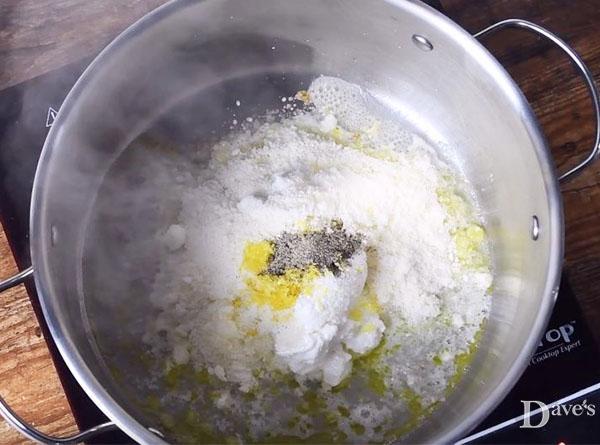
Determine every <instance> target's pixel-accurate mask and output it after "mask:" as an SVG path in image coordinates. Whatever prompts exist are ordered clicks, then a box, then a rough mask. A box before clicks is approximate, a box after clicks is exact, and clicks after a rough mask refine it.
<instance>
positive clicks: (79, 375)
mask: <svg viewBox="0 0 600 445" xmlns="http://www.w3.org/2000/svg"><path fill="white" fill-rule="evenodd" d="M384 1H387V2H388V3H391V4H393V5H394V6H396V7H398V8H400V9H404V10H409V11H411V12H413V13H415V14H420V15H422V16H423V17H424V18H425V19H426V20H427V21H428V22H430V23H431V24H432V25H433V26H436V27H438V28H439V29H441V30H443V31H444V32H445V34H446V35H447V37H448V38H449V39H454V40H456V41H457V42H458V43H460V44H461V45H463V46H464V47H465V49H466V50H467V52H468V53H469V54H471V57H472V59H473V62H474V63H476V64H478V65H479V66H480V67H481V68H482V69H484V70H485V71H486V72H488V73H489V74H490V76H491V77H493V78H494V79H495V80H496V83H497V87H498V88H500V89H502V91H503V93H504V94H505V95H506V96H507V97H510V99H511V101H512V104H513V107H514V110H515V113H518V114H519V115H520V116H521V119H522V121H523V123H524V125H525V126H526V127H527V129H528V131H529V134H530V135H531V137H532V138H533V139H534V140H533V141H532V142H533V145H534V146H535V147H536V155H537V159H538V162H539V164H540V167H541V171H542V174H543V180H544V184H545V187H546V192H547V195H548V197H549V200H548V206H549V214H550V216H551V219H550V224H548V226H547V227H548V230H549V233H547V236H548V237H549V244H550V246H551V252H550V262H549V264H548V279H547V281H546V285H545V290H544V295H543V300H542V304H541V306H540V308H539V311H538V314H537V316H536V319H535V322H534V324H533V326H532V329H531V335H530V336H529V338H528V339H527V341H526V342H525V344H524V346H523V348H522V350H521V352H520V354H519V356H518V358H517V360H515V361H514V363H513V364H512V366H511V368H510V370H509V372H508V373H507V374H506V375H505V376H504V378H503V380H502V381H501V383H500V384H499V385H498V386H497V387H496V388H495V389H494V390H493V392H492V393H491V395H490V397H488V398H487V399H486V400H485V402H484V403H483V404H482V405H481V407H480V409H479V410H478V411H477V412H473V413H472V414H471V415H470V416H468V417H466V418H464V419H463V420H462V422H460V423H459V424H457V425H456V426H455V427H454V428H453V429H452V430H450V431H448V432H447V433H446V434H445V435H444V436H442V437H437V438H436V439H435V441H436V442H441V443H446V442H452V441H453V440H456V439H457V438H459V437H460V435H464V434H465V433H467V432H468V431H469V430H470V429H472V428H474V427H475V426H476V425H477V424H478V423H479V422H480V421H481V420H483V419H484V418H485V416H487V415H488V414H489V413H490V412H491V411H492V409H493V408H494V407H495V406H496V405H497V404H498V403H499V402H500V401H501V400H502V399H503V398H504V396H506V394H507V393H508V392H509V391H510V389H511V388H512V386H513V385H514V384H515V383H516V381H517V380H518V378H519V376H520V375H521V374H522V373H523V371H524V370H525V368H526V367H527V364H528V362H529V358H530V357H531V355H532V353H533V352H534V350H535V348H536V345H537V342H538V338H539V337H540V336H541V334H542V331H543V329H544V328H545V326H546V324H547V322H548V319H549V317H550V313H551V309H552V307H553V305H554V302H555V300H556V297H557V293H558V285H559V280H560V271H561V266H562V258H563V242H564V227H563V224H564V223H563V212H562V199H561V195H560V192H559V187H558V181H557V177H556V173H555V170H554V167H553V163H552V159H551V158H550V155H549V150H548V146H547V143H546V141H545V139H544V137H543V135H542V132H541V130H540V128H539V125H538V123H537V120H536V118H535V116H534V114H533V112H532V110H531V108H530V106H529V104H528V102H527V100H526V99H525V97H524V96H523V94H522V92H521V91H520V89H519V88H518V87H517V85H516V84H515V82H514V80H513V79H512V78H511V77H510V75H509V74H508V73H507V72H506V70H505V69H504V68H503V67H502V65H500V63H499V62H498V61H497V60H496V59H495V58H494V57H493V56H492V55H491V54H490V53H489V52H488V51H487V50H486V49H485V47H483V46H482V45H481V44H480V43H479V42H478V41H477V40H476V39H475V38H474V37H473V36H472V35H471V34H469V33H468V32H467V31H465V30H464V29H463V28H462V27H460V26H459V25H458V24H456V23H455V22H453V21H452V20H450V19H449V18H447V17H446V16H444V15H442V14H441V13H439V12H437V11H435V10H434V9H432V8H430V7H428V6H426V5H424V4H422V3H421V2H420V1H418V0H384ZM191 3H192V2H191V1H189V0H171V1H169V2H168V3H166V4H164V5H163V6H161V7H159V8H158V9H156V10H154V11H152V12H150V13H149V14H147V15H146V16H144V17H143V18H141V19H140V20H139V21H137V22H136V23H134V24H133V25H131V26H130V27H128V28H127V29H126V30H125V31H123V32H122V33H121V34H120V35H119V36H118V37H117V38H116V39H114V40H113V41H112V42H111V43H110V44H109V45H108V46H107V47H106V48H105V49H104V50H103V51H102V52H101V53H100V54H99V55H98V56H97V57H96V58H95V59H94V61H93V62H92V63H91V64H90V65H89V67H88V68H87V69H86V70H85V71H84V73H83V74H82V75H81V77H80V78H79V79H78V81H77V82H76V84H75V86H74V87H73V88H72V90H71V91H70V92H69V94H68V95H67V97H66V99H65V101H64V103H63V105H62V107H61V109H60V112H59V113H58V116H57V118H56V120H55V123H54V125H53V127H52V128H51V130H50V132H49V134H48V137H47V139H46V142H45V144H44V147H43V150H42V154H41V157H40V160H39V163H38V168H37V171H36V174H35V180H34V186H33V194H32V201H31V217H30V241H31V243H30V245H31V258H32V262H33V264H34V266H35V273H34V277H35V284H36V288H37V291H38V293H39V296H40V304H41V307H42V310H43V313H44V316H45V318H46V321H47V323H48V327H49V330H50V333H51V335H52V337H53V338H54V340H55V342H56V345H57V347H58V349H59V351H60V353H61V355H62V357H63V359H64V360H65V362H66V364H67V366H68V367H69V370H70V371H71V373H72V374H73V375H74V377H75V378H76V380H77V381H78V383H79V384H80V385H81V386H82V388H83V389H84V390H85V392H86V394H87V395H88V396H89V397H90V398H91V399H92V401H93V402H94V403H95V404H96V405H97V406H98V407H99V408H100V409H101V410H102V411H103V412H104V413H105V414H106V415H107V416H108V417H109V418H110V419H111V420H112V421H113V422H114V423H115V424H116V425H117V426H118V427H119V428H120V429H122V430H123V431H124V432H125V433H126V434H128V435H129V436H130V437H131V438H132V439H134V440H135V441H138V442H140V443H165V442H164V441H163V440H162V439H161V438H160V437H159V436H157V435H156V434H155V433H154V432H152V431H150V430H149V429H147V428H146V427H144V426H143V425H141V424H140V423H138V422H137V421H136V420H135V419H134V418H133V417H132V416H131V415H130V414H128V413H127V412H126V411H125V410H124V409H123V408H122V407H121V406H120V405H119V404H118V403H117V402H116V401H115V400H114V399H113V398H112V397H111V396H110V395H109V393H108V392H107V391H106V390H105V389H104V388H103V387H102V385H100V383H99V382H98V380H97V379H96V378H95V376H94V374H93V372H92V371H91V369H90V368H89V367H88V366H87V364H86V362H85V361H84V360H83V358H82V357H81V355H80V354H79V352H78V350H77V348H76V347H75V345H74V344H73V343H72V342H71V341H69V339H68V336H67V335H64V332H63V327H62V326H61V324H60V323H59V321H58V317H57V313H56V312H55V308H53V307H52V306H51V305H49V304H47V302H46V298H44V296H45V295H47V294H48V293H49V292H50V289H49V285H48V283H49V277H50V274H51V272H50V270H49V269H48V267H47V265H46V262H45V261H44V259H45V255H46V252H47V251H48V244H49V242H50V241H49V236H47V233H46V232H47V230H45V228H47V227H48V224H47V221H44V219H43V214H44V212H43V211H42V209H43V207H44V205H45V203H44V190H43V184H44V182H45V177H46V175H47V174H48V171H49V168H48V165H49V162H50V161H51V154H52V150H53V146H54V143H55V140H56V139H57V135H58V134H59V133H60V132H61V130H62V128H61V127H62V123H63V121H64V120H65V116H67V115H68V114H69V113H70V111H71V110H72V108H73V106H74V104H75V103H76V101H77V100H78V97H79V96H80V95H81V94H82V92H83V91H84V90H85V88H86V86H87V85H88V84H89V82H90V80H91V79H92V78H93V76H94V73H95V71H96V68H97V67H98V66H99V65H100V64H103V63H104V62H105V60H107V59H109V58H110V57H111V54H112V53H113V52H115V51H118V50H119V48H120V47H121V46H123V45H125V44H127V42H128V41H129V39H131V38H133V37H135V36H136V35H138V34H139V33H142V32H144V30H146V29H147V28H149V27H150V26H152V25H153V24H154V23H156V22H158V21H160V20H162V19H164V18H165V17H167V16H169V15H170V14H172V13H174V12H175V11H177V10H179V9H180V8H184V7H186V6H188V5H190V4H191Z"/></svg>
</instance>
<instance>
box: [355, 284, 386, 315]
mask: <svg viewBox="0 0 600 445" xmlns="http://www.w3.org/2000/svg"><path fill="white" fill-rule="evenodd" d="M380 313H381V306H380V304H379V301H378V300H377V295H375V293H374V292H373V291H371V290H369V289H367V288H366V287H365V290H364V291H363V293H362V295H361V296H360V297H359V298H358V301H357V302H356V303H355V304H354V306H353V307H352V308H351V309H350V312H349V313H348V318H350V320H353V321H361V320H362V319H363V317H364V316H365V315H379V314H380Z"/></svg>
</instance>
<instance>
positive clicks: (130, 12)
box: [0, 0, 166, 90]
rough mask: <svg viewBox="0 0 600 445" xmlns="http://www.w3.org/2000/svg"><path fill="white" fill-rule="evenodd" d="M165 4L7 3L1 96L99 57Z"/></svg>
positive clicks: (125, 0)
mask: <svg viewBox="0 0 600 445" xmlns="http://www.w3.org/2000/svg"><path fill="white" fill-rule="evenodd" d="M165 2H166V0H100V1H98V0H96V1H89V0H2V1H1V2H0V90H1V89H4V88H6V87H9V86H11V85H15V84H17V83H21V82H23V81H25V80H28V79H31V78H32V77H35V76H38V75H40V74H43V73H45V72H48V71H51V70H53V69H56V68H59V67H61V66H63V65H67V64H69V63H71V62H74V61H76V60H79V59H82V58H84V57H87V56H90V55H92V54H96V53H98V52H99V51H100V50H101V49H102V48H103V47H104V46H105V45H106V44H107V43H108V42H110V40H112V39H113V38H114V37H115V36H116V35H117V34H118V33H120V32H121V31H123V30H124V29H125V28H126V27H127V26H129V25H130V24H132V23H133V22H134V21H135V20H137V19H138V18H140V17H142V16H143V15H144V14H146V13H147V12H149V11H151V10H152V9H154V8H156V7H157V6H160V5H161V4H163V3H165Z"/></svg>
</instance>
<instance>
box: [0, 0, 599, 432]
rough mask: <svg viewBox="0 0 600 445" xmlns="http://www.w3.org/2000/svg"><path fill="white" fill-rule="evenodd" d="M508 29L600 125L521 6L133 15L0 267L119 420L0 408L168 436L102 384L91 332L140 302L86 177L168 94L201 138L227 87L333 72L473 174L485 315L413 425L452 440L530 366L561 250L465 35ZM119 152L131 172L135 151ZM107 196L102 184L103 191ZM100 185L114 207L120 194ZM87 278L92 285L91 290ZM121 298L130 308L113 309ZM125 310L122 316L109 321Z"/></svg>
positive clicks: (236, 1) (50, 162)
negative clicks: (467, 16)
mask: <svg viewBox="0 0 600 445" xmlns="http://www.w3.org/2000/svg"><path fill="white" fill-rule="evenodd" d="M507 27H517V28H523V29H526V30H529V31H532V32H534V33H537V34H538V35H539V36H541V37H545V38H547V39H549V40H551V41H552V42H554V43H555V44H556V45H558V46H559V47H560V48H561V49H562V50H564V51H565V52H566V54H567V55H568V56H569V57H570V58H571V59H572V61H573V62H574V63H575V65H576V66H577V68H578V69H579V70H580V71H581V73H582V74H583V77H584V78H585V81H586V82H587V86H588V89H589V91H590V94H591V95H592V98H593V104H594V110H595V113H596V121H597V124H599V125H600V113H599V104H598V94H597V91H596V87H595V85H594V82H593V80H592V77H591V75H590V73H589V71H588V70H587V69H586V68H585V66H584V64H583V62H582V61H581V59H580V58H579V57H578V56H577V55H576V54H575V52H574V51H573V50H572V49H570V48H569V47H568V45H567V44H566V43H564V42H563V41H562V40H560V39H559V38H558V37H556V36H555V35H553V34H552V33H550V32H549V31H547V30H544V29H543V28H540V27H539V26H536V25H533V24H531V23H528V22H525V21H521V20H507V21H503V22H500V23H498V24H496V25H493V26H491V27H490V28H488V29H486V30H484V31H482V32H480V33H478V34H476V35H475V36H472V35H470V34H468V33H467V32H466V31H464V30H463V29H462V28H460V27H459V26H457V25H456V24H455V23H453V22H452V21H450V20H449V19H448V18H446V17H444V16H443V15H441V14H439V13H438V12H436V11H435V10H433V9H431V8H429V7H427V6H425V5H423V4H422V3H420V2H418V1H402V0H388V1H383V0H381V1H379V0H378V1H372V2H365V1H362V0H346V1H320V0H307V1H303V2H292V1H285V2H284V1H279V0H219V1H217V0H205V1H197V2H192V1H172V2H170V3H168V4H167V5H165V6H163V7H161V8H159V9H157V10H156V11H154V12H152V13H151V14H149V15H147V16H146V17H144V18H143V19H142V20H140V21H139V22H137V23H136V24H134V25H133V26H131V27H130V28H129V29H128V30H127V31H125V32H124V33H123V34H121V35H120V36H119V37H118V38H117V39H116V40H115V41H114V42H113V43H111V44H110V45H109V46H108V47H107V48H106V49H105V50H104V51H103V52H102V54H100V55H99V56H98V57H97V58H96V60H95V61H94V62H93V63H92V64H91V65H90V67H89V68H88V69H87V70H86V71H85V73H84V74H83V75H82V76H81V78H80V79H79V81H78V82H77V84H76V85H75V87H74V88H73V89H72V91H71V92H70V94H69V95H68V97H67V99H66V100H65V102H64V104H63V106H62V108H61V110H60V113H59V115H58V117H57V119H56V121H55V123H54V126H53V128H52V130H51V131H50V134H49V135H48V138H47V140H46V144H45V146H44V149H43V152H42V155H41V158H40V161H39V164H38V169H37V173H36V178H35V184H34V192H33V199H32V203H31V230H30V242H31V257H32V260H33V266H32V268H29V269H27V270H25V271H23V272H22V273H21V274H19V275H17V276H15V277H14V278H12V279H9V280H7V281H4V282H2V283H0V291H1V290H5V289H7V288H9V287H11V286H14V285H16V284H19V283H21V282H23V281H24V280H25V279H27V278H28V277H31V276H32V275H33V276H34V277H35V283H36V287H37V290H38V294H39V296H40V301H41V304H42V308H43V311H44V315H45V318H46V321H47V323H48V326H49V328H50V331H51V333H52V336H53V338H54V340H55V341H56V344H57V345H58V348H59V350H60V352H61V354H62V356H63V358H64V359H65V361H66V363H67V365H68V366H69V369H70V370H71V371H72V373H73V374H74V376H75V377H76V379H77V381H78V382H79V383H80V384H81V386H82V387H83V389H84V390H85V391H86V392H87V394H88V395H89V396H90V397H91V398H92V400H93V401H94V402H95V403H96V404H97V405H98V406H99V407H100V409H101V410H102V411H103V412H104V413H106V415H107V416H108V417H109V418H110V419H111V420H112V421H113V422H114V423H112V422H111V423H109V424H104V425H100V426H99V427H97V428H95V429H93V430H90V431H88V432H84V433H82V434H81V435H78V436H74V437H71V438H64V439H59V438H52V437H48V436H46V435H44V434H42V433H40V432H39V431H36V430H35V429H34V428H32V427H31V426H29V425H27V424H26V423H25V422H24V421H23V420H21V419H20V418H19V417H18V416H17V415H16V414H15V413H13V412H12V411H11V410H10V408H9V407H8V406H7V405H6V403H4V402H2V404H1V409H0V411H1V413H2V414H3V416H4V417H5V418H6V419H7V420H8V421H9V422H10V423H12V424H13V425H14V426H15V427H17V428H18V429H19V430H21V431H22V432H23V434H25V435H26V436H27V437H29V438H31V439H34V440H37V441H40V442H45V443H54V442H63V443H68V442H76V441H78V440H82V439H84V438H86V437H90V436H91V435H93V434H94V433H96V432H99V431H105V430H107V429H111V428H116V427H118V428H120V429H122V430H123V431H124V432H126V433H127V434H129V435H130V436H131V437H132V438H133V439H135V440H136V441H139V442H141V443H163V438H162V437H161V434H160V433H159V432H158V431H157V430H156V429H154V428H158V430H160V426H159V425H156V424H153V423H151V422H150V421H149V420H148V419H147V418H144V416H143V415H141V414H139V413H137V412H135V410H134V409H133V408H131V407H130V406H129V404H128V401H127V397H128V396H127V391H126V389H127V388H124V387H123V386H122V384H116V383H115V381H114V379H113V378H112V377H111V373H109V372H107V369H106V363H105V362H104V359H103V357H102V353H101V352H100V351H101V350H102V345H99V343H102V342H103V341H106V340H105V339H104V340H103V338H102V336H103V335H105V336H107V337H108V338H110V341H112V340H113V339H114V338H116V339H119V338H121V337H119V335H130V336H131V337H132V344H133V345H135V335H134V334H133V333H134V332H135V327H134V325H135V323H136V322H137V321H138V319H137V318H136V317H137V315H138V314H137V310H138V306H137V305H136V303H135V301H134V300H135V299H133V298H131V297H130V298H129V299H127V298H125V297H121V298H125V300H124V301H125V302H124V301H123V300H122V299H121V300H119V298H117V297H115V295H116V293H115V292H116V291H119V292H120V293H119V295H120V296H121V295H122V296H131V295H133V293H135V291H134V290H132V287H131V286H130V285H131V280H132V277H131V275H130V272H131V271H130V270H128V269H127V268H126V267H125V266H123V263H122V262H121V261H120V260H119V255H120V254H119V252H120V251H121V250H122V249H121V248H122V240H121V239H119V237H118V236H117V235H116V233H117V231H110V230H106V231H102V230H100V229H98V226H97V225H94V224H93V223H92V220H93V217H92V215H93V214H94V212H95V210H94V209H95V208H96V207H97V206H98V205H99V203H101V202H102V201H104V202H106V201H107V200H106V199H105V198H103V196H102V193H101V192H99V190H100V191H101V190H102V184H103V183H104V182H105V177H106V175H107V174H109V171H110V170H111V168H113V167H112V166H113V165H114V164H115V161H116V160H117V158H120V157H122V156H121V155H122V152H123V151H124V150H125V148H126V147H128V146H129V145H130V143H131V142H132V141H133V140H134V139H135V138H137V137H138V136H139V135H140V134H141V133H142V132H144V131H146V130H147V129H148V128H150V127H152V126H153V125H155V124H156V123H157V122H161V119H162V116H163V115H165V113H166V114H169V113H170V112H171V110H173V109H174V107H175V108H177V107H176V106H179V104H181V103H186V104H187V105H186V106H185V107H184V108H183V110H184V111H185V110H187V111H188V112H189V111H190V110H192V111H193V112H194V114H193V116H194V119H193V120H189V119H188V120H186V119H184V118H182V117H181V113H182V112H181V108H180V116H179V118H178V119H177V120H176V121H171V124H172V123H173V122H176V125H175V126H173V125H171V127H170V128H171V129H170V130H169V131H170V132H171V136H173V137H177V138H183V139H185V136H186V135H192V136H194V137H202V136H203V135H206V134H210V133H211V131H212V132H213V133H214V132H215V131H216V132H217V133H218V132H219V131H220V129H221V128H222V127H221V124H222V123H223V122H225V121H226V120H227V118H229V117H230V113H231V112H230V111H229V110H227V107H226V104H228V103H231V99H232V97H236V96H237V97H240V95H242V96H243V100H242V102H243V103H247V104H249V106H248V108H246V109H245V110H240V113H242V114H243V113H246V114H252V113H254V112H262V111H264V110H265V109H267V108H270V107H272V106H273V104H274V101H276V100H277V98H278V97H280V94H281V92H284V93H287V94H289V93H293V92H295V91H297V90H298V89H299V88H301V86H302V83H303V82H304V85H306V83H307V82H310V80H311V79H313V78H314V77H316V76H317V75H320V74H330V75H337V76H340V77H342V78H344V79H345V80H348V81H350V82H354V83H357V84H360V85H362V86H364V87H365V88H367V89H368V90H370V91H371V93H372V94H373V95H374V96H375V97H376V98H378V99H379V100H381V102H382V103H383V104H384V105H385V106H387V107H388V108H389V109H390V110H391V111H392V112H395V113H399V114H402V116H403V119H405V121H406V122H407V124H408V125H411V126H413V127H414V129H415V131H418V132H419V133H422V134H424V135H426V136H427V137H428V138H429V139H430V140H432V141H434V142H435V143H436V144H437V145H438V146H439V147H441V148H442V155H443V156H445V157H446V158H448V159H450V160H451V161H452V162H454V163H455V164H456V166H457V167H458V168H460V169H462V171H463V172H464V173H465V175H466V176H467V177H468V178H469V180H470V181H471V182H472V184H473V185H474V187H475V189H476V190H477V194H478V197H477V198H478V200H479V202H480V203H481V206H482V208H483V211H484V213H485V217H486V224H487V230H488V233H489V236H490V239H491V242H492V246H493V261H494V267H495V290H494V296H493V307H492V312H491V316H490V320H489V323H488V325H487V329H486V331H485V334H484V338H483V340H482V342H481V345H480V348H479V351H478V353H477V356H476V357H475V360H474V362H473V364H472V365H471V367H470V369H469V370H468V372H467V375H466V378H464V379H463V381H462V382H461V384H460V385H459V386H458V388H457V389H456V390H455V391H454V392H453V393H452V394H451V395H450V396H449V398H448V400H447V401H446V402H445V403H444V404H443V406H441V407H440V408H439V409H438V410H437V411H436V412H435V413H434V414H433V415H432V416H431V417H430V418H429V419H427V420H426V421H425V422H424V423H423V425H422V426H421V427H420V428H419V429H418V430H417V431H415V432H414V433H413V434H412V435H411V436H410V439H411V441H415V442H420V441H426V442H449V441H452V440H454V439H456V438H458V437H460V436H461V435H464V434H465V433H466V432H468V431H469V430H470V429H471V428H472V427H474V426H475V425H476V424H477V423H478V422H479V421H481V420H482V419H483V418H484V417H485V416H486V414H488V413H489V412H490V411H491V410H492V409H493V408H494V406H495V405H496V404H497V403H498V402H499V401H500V400H502V398H503V397H504V396H505V395H506V393H507V392H508V391H509V390H510V388H511V387H512V386H513V384H514V383H515V381H516V380H517V379H518V378H519V376H520V374H521V373H522V371H523V370H524V368H525V366H526V365H527V363H528V360H529V358H530V356H531V354H532V352H533V351H534V349H535V346H536V343H537V341H538V338H539V337H540V335H541V332H542V329H543V328H544V327H545V324H546V322H547V319H548V316H549V314H550V311H551V308H552V306H553V303H554V300H555V297H556V294H557V286H558V279H559V275H560V269H561V262H562V255H563V216H562V210H561V198H560V194H559V190H558V181H557V175H556V173H555V171H554V167H553V164H552V160H551V159H550V154H549V151H548V147H547V145H546V142H545V140H544V138H543V136H542V134H541V132H540V130H539V127H538V124H537V122H536V119H535V117H534V116H533V113H532V111H531V109H530V107H529V105H528V104H527V102H526V100H525V98H524V97H523V95H522V93H521V92H520V90H519V89H518V87H517V86H516V85H515V83H514V82H513V80H512V79H511V78H510V77H509V75H508V74H507V73H506V71H505V70H504V69H503V68H502V67H501V66H500V64H499V63H498V62H497V61H496V60H495V59H494V57H493V56H492V55H490V53H489V52H488V51H486V49H485V48H484V47H483V46H482V45H481V44H480V43H479V42H478V41H477V38H478V37H482V36H484V35H485V34H487V33H490V32H492V31H496V30H500V29H503V28H507ZM233 94H235V95H236V96H232V95H233ZM209 104H210V107H208V105H209ZM185 114H186V113H183V115H185ZM162 122H163V124H164V120H163V121H162ZM165 126H166V127H169V125H163V128H164V127H165ZM599 138H600V136H599V134H598V133H597V134H596V141H595V145H594V147H593V149H592V151H590V153H589V156H588V157H587V158H586V159H585V160H584V161H583V162H581V163H580V164H579V165H577V167H575V168H573V169H572V170H570V171H568V172H567V173H564V174H562V175H560V176H559V177H558V179H567V178H569V177H571V176H572V175H574V174H575V173H577V172H578V171H580V170H581V169H583V168H584V167H585V166H587V165H588V164H589V163H590V162H592V160H593V159H594V158H595V157H596V155H597V154H598V145H599ZM123 168H124V169H125V171H126V172H130V173H133V172H135V171H136V168H139V165H138V166H136V165H135V163H132V162H130V163H129V164H127V165H125V166H124V167H123ZM126 191H127V187H126V186H124V188H123V189H122V190H121V192H123V193H126ZM118 195H119V191H117V192H115V193H113V194H112V195H111V194H110V193H108V196H109V197H112V198H111V199H118ZM111 199H108V202H113V204H114V207H119V206H124V205H125V204H124V203H123V202H121V201H118V200H117V201H111ZM117 202H118V205H117ZM149 205H150V204H149ZM117 213H118V214H119V215H120V218H121V221H120V224H122V225H123V227H129V228H130V230H131V231H135V230H134V229H135V228H136V226H137V225H139V223H140V220H141V219H142V218H143V215H140V214H136V215H131V214H130V213H129V212H128V209H127V208H126V207H125V208H121V211H120V212H117ZM90 237H91V239H93V240H94V242H93V243H92V245H93V246H97V248H98V249H103V251H104V253H105V254H106V252H107V251H111V252H113V254H114V258H115V261H114V265H113V266H112V268H111V267H108V268H104V269H103V272H102V274H100V275H98V272H97V271H94V270H93V265H94V264H95V263H94V260H93V255H92V260H89V259H87V257H86V255H87V254H86V251H87V250H86V249H88V247H86V246H89V245H90V244H89V239H90ZM86 239H87V240H88V241H87V244H86ZM109 272H110V273H109ZM94 274H95V275H94ZM88 276H92V278H88ZM90 283H92V285H90ZM93 283H96V284H97V286H100V287H102V286H104V289H103V292H97V289H96V288H95V287H94V285H93ZM107 283H108V284H107ZM132 292H133V293H132ZM111 295H112V297H111ZM111 298H112V299H111ZM119 304H120V305H121V306H119ZM123 304H125V306H126V307H127V306H128V305H129V307H131V311H127V310H125V311H123V309H122V308H123ZM119 308H121V309H119ZM123 312H132V314H128V315H127V314H125V315H126V316H125V318H124V319H122V320H119V316H121V315H123ZM94 320H95V321H94ZM94 323H95V327H96V330H95V331H94V332H93V333H91V328H90V326H91V325H93V324H94ZM115 332H116V334H115ZM113 334H114V337H111V335H113ZM130 371H131V370H128V372H130ZM131 372H133V371H131ZM168 439H169V438H166V439H165V440H168Z"/></svg>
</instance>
